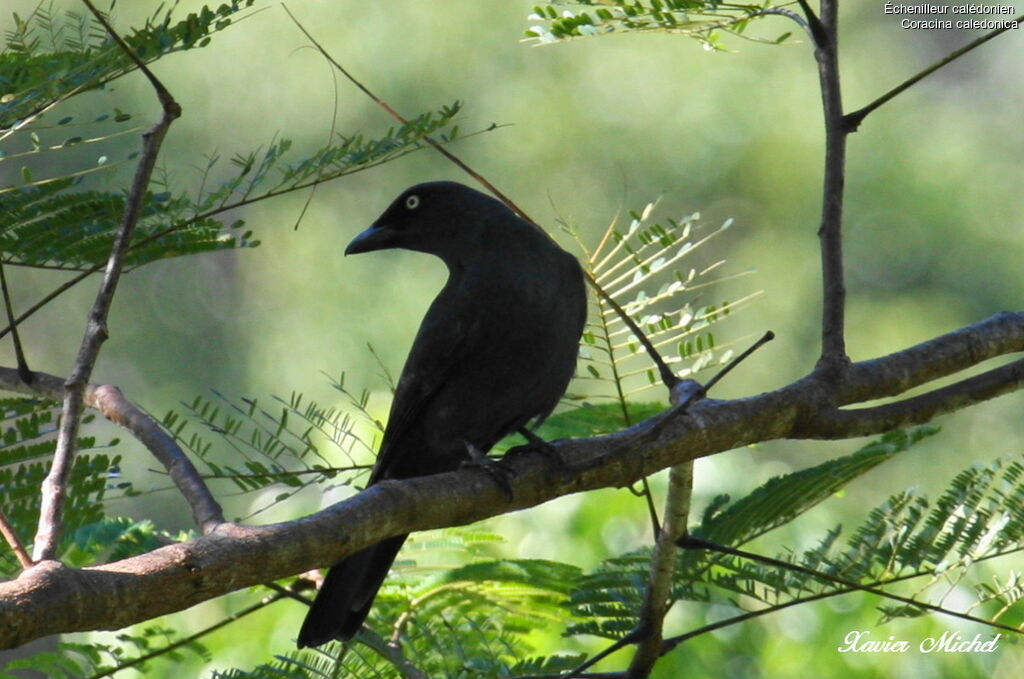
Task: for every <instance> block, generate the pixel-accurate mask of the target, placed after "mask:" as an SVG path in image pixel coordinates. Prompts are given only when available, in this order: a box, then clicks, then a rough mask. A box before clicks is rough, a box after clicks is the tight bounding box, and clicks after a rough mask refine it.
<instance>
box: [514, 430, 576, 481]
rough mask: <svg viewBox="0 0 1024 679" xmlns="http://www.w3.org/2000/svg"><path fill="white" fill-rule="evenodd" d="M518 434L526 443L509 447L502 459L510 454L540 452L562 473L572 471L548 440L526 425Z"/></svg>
mask: <svg viewBox="0 0 1024 679" xmlns="http://www.w3.org/2000/svg"><path fill="white" fill-rule="evenodd" d="M519 435H520V436H522V437H523V438H524V439H526V443H524V444H523V445H521V446H516V447H514V448H509V449H508V450H507V451H506V452H505V455H504V457H502V459H505V458H506V457H510V456H516V455H522V454H523V453H540V454H541V455H543V456H544V459H546V460H547V461H548V462H549V463H551V464H552V465H553V466H555V467H557V468H558V470H559V471H560V472H562V473H563V474H566V473H569V472H571V471H572V468H571V467H570V466H569V464H567V463H566V461H565V460H563V459H562V454H561V453H559V452H558V448H556V447H554V446H553V445H551V443H550V442H548V441H545V440H544V439H542V438H541V437H539V436H537V435H536V434H534V433H533V432H532V431H530V430H529V429H527V428H526V427H523V428H521V429H519Z"/></svg>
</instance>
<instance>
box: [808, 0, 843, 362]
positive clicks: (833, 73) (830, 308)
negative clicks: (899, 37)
mask: <svg viewBox="0 0 1024 679" xmlns="http://www.w3.org/2000/svg"><path fill="white" fill-rule="evenodd" d="M837 5H838V0H821V17H820V21H819V22H818V24H817V25H818V27H819V28H818V31H819V32H821V33H823V35H822V36H820V37H818V36H817V34H816V38H815V44H816V48H815V50H814V58H815V59H816V60H817V62H818V80H819V81H820V84H821V101H822V108H823V110H824V115H825V180H824V184H823V187H822V204H821V226H820V227H819V228H818V238H819V240H820V241H821V278H822V303H821V304H822V309H821V358H820V359H819V360H818V368H819V369H820V370H822V371H824V374H826V375H827V376H829V377H831V378H833V379H836V378H838V377H839V376H840V375H841V373H842V371H843V370H844V369H845V367H846V365H847V363H849V359H848V358H847V356H846V336H845V332H846V330H845V314H846V283H845V281H844V275H843V240H842V219H843V185H844V183H845V172H846V170H845V166H846V135H847V132H846V128H845V126H844V125H843V100H842V93H841V89H840V86H839V44H838V31H837V15H838V11H839V10H838V7H837ZM808 10H809V8H807V7H806V6H805V11H808ZM812 16H813V14H812V15H809V16H808V22H809V23H811V25H812V26H814V25H815V22H814V21H813V20H812Z"/></svg>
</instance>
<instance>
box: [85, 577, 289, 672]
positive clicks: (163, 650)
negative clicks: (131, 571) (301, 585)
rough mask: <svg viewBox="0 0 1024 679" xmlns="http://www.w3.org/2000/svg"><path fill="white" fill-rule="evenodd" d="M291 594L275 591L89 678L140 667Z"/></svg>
mask: <svg viewBox="0 0 1024 679" xmlns="http://www.w3.org/2000/svg"><path fill="white" fill-rule="evenodd" d="M282 589H283V588H282ZM290 596H291V595H290V593H288V592H287V590H285V591H283V592H280V591H275V592H274V593H273V594H268V595H267V596H265V597H263V598H262V599H260V600H259V601H257V602H256V603H254V604H251V605H249V606H246V607H245V608H243V609H242V610H240V611H236V612H235V613H232V614H231V615H228V616H226V617H224V618H223V619H221V620H218V621H217V622H215V623H214V624H212V625H210V626H208V627H204V628H203V629H201V630H199V631H198V632H196V633H194V634H190V635H188V636H187V637H182V638H181V639H178V640H176V641H174V642H173V643H170V644H167V645H166V646H161V647H160V648H157V649H154V650H152V651H150V652H149V653H144V654H142V655H140V656H138V657H137V658H132V659H131V660H126V661H124V662H119V663H118V664H117V665H115V666H114V667H110V668H107V669H105V670H102V671H100V672H97V673H96V674H93V675H92V676H90V677H89V679H103V677H111V676H113V675H115V674H117V673H118V672H120V671H122V670H127V669H130V668H132V667H138V666H139V665H142V664H143V663H147V662H149V661H150V660H153V659H155V658H159V657H160V656H163V655H166V654H168V653H171V652H173V651H176V650H177V649H179V648H182V647H183V646H188V645H189V644H191V643H193V642H195V641H198V640H199V639H202V638H203V637H205V636H206V635H208V634H213V633H214V632H216V631H217V630H219V629H221V628H223V627H227V626H228V625H230V624H231V623H234V622H238V621H239V620H241V619H242V618H244V617H246V616H247V615H251V614H252V613H255V612H257V611H260V610H263V609H264V608H266V607H267V606H269V605H271V604H274V603H277V602H278V601H280V600H281V599H286V598H289V597H290Z"/></svg>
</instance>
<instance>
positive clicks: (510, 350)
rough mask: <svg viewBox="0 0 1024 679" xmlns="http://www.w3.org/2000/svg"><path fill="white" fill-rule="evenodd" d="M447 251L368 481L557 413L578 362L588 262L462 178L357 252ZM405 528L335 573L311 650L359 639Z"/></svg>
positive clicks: (430, 189) (387, 221)
mask: <svg viewBox="0 0 1024 679" xmlns="http://www.w3.org/2000/svg"><path fill="white" fill-rule="evenodd" d="M391 248H403V249H406V250H416V251H419V252H425V253H427V254H431V255H436V256H437V257H440V258H441V260H442V261H444V263H445V264H446V265H447V267H448V281H447V283H445V286H444V288H443V289H442V290H441V292H440V293H439V294H438V296H437V298H436V299H434V302H433V303H432V304H431V305H430V308H429V309H428V310H427V314H426V316H424V318H423V322H422V323H421V324H420V329H419V332H417V333H416V339H415V341H414V342H413V345H412V349H411V350H410V351H409V357H408V358H407V359H406V361H405V367H404V368H403V369H402V375H401V377H400V378H399V381H398V387H397V389H396V391H395V398H394V401H393V402H392V404H391V414H390V416H389V418H388V423H387V427H386V428H385V431H384V438H383V441H382V443H381V447H380V452H379V454H378V456H377V462H376V464H375V465H374V467H373V471H372V473H371V474H370V480H369V484H368V485H372V484H374V483H377V482H378V481H381V480H383V479H404V478H409V477H414V476H425V475H428V474H437V473H441V472H446V471H452V470H455V469H457V468H459V467H460V466H461V465H462V464H463V463H465V462H466V461H467V460H468V459H470V457H472V456H475V455H476V453H477V452H480V453H486V452H487V451H488V450H490V448H491V446H493V445H494V444H495V443H497V442H498V441H499V440H500V439H501V438H503V437H504V436H506V435H507V434H510V433H512V432H516V431H519V432H525V433H526V434H529V432H528V430H526V429H525V427H526V426H527V425H528V423H530V422H531V421H532V422H533V426H536V425H537V424H539V423H540V422H542V421H543V420H544V418H546V417H547V416H548V415H549V414H550V413H551V411H552V409H554V407H555V405H556V404H557V403H558V400H559V399H560V398H561V396H562V394H563V393H564V392H565V388H566V385H568V383H569V380H570V379H571V378H572V375H573V372H574V370H575V367H576V356H577V351H578V344H579V339H580V334H581V333H582V331H583V323H584V319H585V317H586V307H587V302H586V289H585V287H584V282H583V273H582V271H581V270H580V266H579V263H578V262H577V261H576V259H575V258H574V257H573V256H572V255H570V254H569V253H567V252H565V251H564V250H562V249H561V248H560V247H558V245H556V244H555V242H554V241H552V240H551V239H550V238H549V237H548V236H547V235H546V234H544V233H543V232H541V231H540V230H539V229H537V228H536V227H534V226H532V225H531V224H529V223H527V222H526V221H524V220H522V219H520V218H519V217H517V216H516V215H515V213H513V212H512V211H511V210H509V209H508V208H507V207H505V206H504V205H503V204H502V203H501V202H499V201H497V200H495V199H494V198H491V197H489V196H486V195H484V194H482V193H480V192H479V191H475V190H473V189H471V188H469V187H467V186H463V185H462V184H457V183H455V182H428V183H424V184H418V185H416V186H413V187H412V188H410V189H407V190H406V191H405V192H404V193H402V194H401V195H400V196H398V198H396V199H395V200H394V202H392V203H391V205H390V206H389V207H388V209H387V210H385V211H384V214H382V215H381V216H380V217H379V218H378V219H377V221H375V222H374V223H373V225H372V226H371V227H370V228H368V229H366V230H365V231H363V232H362V233H360V234H359V235H358V236H356V237H355V239H354V240H353V241H352V242H351V243H349V245H348V247H347V248H346V249H345V254H346V255H349V254H355V253H360V252H371V251H373V250H386V249H391ZM406 537H408V536H406V535H400V536H397V537H393V538H389V539H387V540H385V541H383V542H380V543H378V544H376V545H374V546H372V547H369V548H367V549H364V550H362V551H360V552H357V553H355V554H353V555H351V556H348V557H346V558H345V559H343V560H342V561H340V562H338V563H337V564H335V565H334V567H333V568H331V569H330V571H329V572H328V573H327V577H326V578H325V580H324V583H323V586H322V587H321V588H320V592H319V593H318V594H317V597H316V601H314V602H313V605H312V607H311V608H310V610H309V612H308V614H307V615H306V620H305V622H304V623H303V625H302V630H301V631H300V632H299V638H298V645H299V648H302V647H305V646H319V645H320V644H323V643H325V642H327V641H330V640H331V639H339V640H347V639H351V638H352V637H353V636H354V635H355V633H356V632H357V631H359V628H360V627H361V626H362V624H363V621H364V620H365V619H366V616H367V614H368V613H369V611H370V606H371V605H372V604H373V598H374V596H376V594H377V590H378V589H380V586H381V583H382V582H383V581H384V577H385V576H386V575H387V572H388V569H389V568H390V566H391V564H392V562H393V561H394V560H395V556H396V555H397V554H398V550H399V549H400V548H401V546H402V543H403V542H405V538H406Z"/></svg>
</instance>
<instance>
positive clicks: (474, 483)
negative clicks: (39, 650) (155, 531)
mask: <svg viewBox="0 0 1024 679" xmlns="http://www.w3.org/2000/svg"><path fill="white" fill-rule="evenodd" d="M1011 334H1012V335H1013V337H1012V338H1011V337H1010V336H1009V335H1011ZM989 336H991V337H992V338H994V342H996V343H997V344H998V345H999V346H1000V351H998V352H997V353H1006V352H1007V351H1011V350H1013V349H1012V348H1011V347H1013V348H1015V349H1016V350H1017V351H1024V313H1017V314H1008V313H1006V314H1001V315H999V316H997V317H994V318H993V319H989V320H987V321H983V322H981V323H978V324H976V325H975V326H971V327H970V328H965V329H963V330H958V331H956V332H953V333H950V334H948V335H946V336H943V337H940V338H937V339H936V340H933V342H936V343H938V346H942V347H944V351H945V352H947V353H945V354H944V356H945V362H944V365H943V366H942V367H940V368H938V369H937V373H938V374H945V373H946V371H947V370H948V366H949V365H954V364H962V363H971V362H973V361H976V360H978V357H981V358H982V360H983V359H984V358H987V357H988V356H989V355H990V354H992V353H993V352H992V351H988V350H980V349H979V347H981V346H984V345H985V340H986V339H987V337H989ZM968 337H971V338H972V339H971V340H970V341H966V340H965V338H968ZM921 346H923V345H919V346H918V347H912V348H910V349H907V350H906V351H902V352H897V353H894V354H890V355H889V356H886V357H884V358H880V359H875V360H874V361H868V362H865V363H858V364H854V365H853V366H851V374H853V375H858V374H861V373H860V371H861V370H864V366H866V365H871V366H873V369H875V370H878V371H879V374H881V375H884V376H892V375H900V374H902V375H913V376H915V379H924V376H925V375H927V374H928V368H927V367H926V366H925V364H927V363H928V361H929V357H928V356H927V354H926V352H923V351H922V350H921ZM1018 364H1019V362H1018V363H1016V364H1011V365H1018ZM978 378H979V379H980V380H981V384H980V385H979V384H977V383H973V382H972V380H975V379H976V378H970V379H968V380H965V381H964V382H963V383H962V384H970V385H971V386H970V387H969V388H967V387H964V389H967V391H968V392H969V393H970V395H971V396H970V398H971V400H970V402H974V401H976V400H978V399H980V398H983V397H991V396H995V395H997V394H999V393H1005V391H1007V390H1009V389H1011V388H1013V387H1020V386H1021V384H1022V381H1021V377H1020V374H1019V370H1017V371H1016V372H1014V370H1006V369H1003V368H997V369H996V370H993V371H989V372H988V373H983V375H980V376H978ZM894 383H895V382H894V380H893V379H882V380H881V381H880V384H879V387H878V388H877V390H872V388H871V387H870V385H869V384H867V382H866V381H865V383H864V384H859V385H858V386H857V389H858V392H859V394H860V396H861V398H862V400H863V401H868V400H871V399H874V398H881V397H882V396H885V395H887V394H889V393H891V390H892V389H893V388H894V387H893V385H894ZM954 386H955V385H954ZM822 390H823V385H822V381H821V380H820V379H818V378H817V376H815V375H810V376H808V377H805V378H803V379H801V380H799V381H797V382H795V383H793V384H790V385H788V386H786V387H783V388H781V389H778V390H775V391H771V392H767V393H764V394H759V395H757V396H751V397H748V398H742V399H736V400H731V401H717V400H711V399H706V400H702V401H698V402H695V403H693V404H692V405H691V406H690V408H689V410H688V411H687V412H686V413H684V414H678V415H675V416H673V415H672V414H671V411H669V412H668V413H662V414H660V415H658V416H655V417H653V418H650V419H648V420H645V421H644V422H641V423H639V424H637V425H634V426H633V427H630V428H628V429H625V430H623V431H620V432H616V433H614V434H609V435H606V436H598V437H594V438H588V439H573V440H563V441H556V442H554V443H553V444H552V445H554V446H555V447H556V448H557V450H558V451H559V454H560V456H561V457H562V459H563V460H565V462H566V463H567V464H568V465H570V466H571V467H572V468H574V469H577V470H579V471H577V472H575V473H573V474H569V475H566V476H565V477H561V476H558V475H552V474H551V473H550V469H549V468H548V463H547V461H546V460H545V458H543V457H542V456H540V455H529V454H524V455H520V456H517V457H514V458H513V459H511V460H509V461H508V462H506V463H504V464H508V465H509V466H510V467H511V468H512V470H513V471H514V472H515V476H514V477H512V478H511V480H510V484H511V487H512V490H513V499H512V500H509V498H508V496H507V495H506V493H505V491H504V490H502V489H501V488H499V487H498V486H497V485H496V484H495V483H494V482H493V480H492V479H491V477H490V476H489V475H487V474H485V473H481V472H480V471H479V470H475V469H464V470H460V471H457V472H451V473H448V474H438V475H435V476H428V477H421V478H417V479H409V480H405V481H385V482H382V483H380V484H378V485H376V486H374V487H372V488H370V489H368V490H366V491H363V492H361V493H359V494H358V495H356V496H354V497H352V498H349V499H347V500H345V501H343V502H340V503H338V504H336V505H333V506H331V507H328V508H326V509H324V510H322V511H320V512H318V513H316V514H313V515H312V516H308V517H305V518H303V519H299V520H297V521H289V522H286V523H278V524H271V525H267V526H237V525H232V524H222V525H220V526H218V527H217V528H216V529H215V530H213V531H212V532H211V533H210V534H208V535H205V536H203V537H200V538H197V539H195V540H193V541H190V542H187V543H181V544H176V545H171V546H168V547H163V548H161V549H158V550H155V551H153V552H150V553H148V554H143V555H141V556H137V557H132V558H130V559H124V560H122V561H118V562H116V563H112V564H107V565H104V566H99V567H95V568H88V569H83V570H77V569H72V568H68V567H65V566H62V565H60V564H56V563H53V562H44V563H41V564H38V565H36V566H34V567H33V568H31V569H29V570H27V571H25V572H24V573H23V574H22V576H21V577H19V578H18V579H17V580H15V581H12V582H7V583H2V584H0V647H2V648H9V647H13V646H17V645H20V644H23V643H26V642H28V641H31V640H32V639H36V638H39V637H42V636H46V635H49V634H54V633H58V632H73V631H83V630H94V629H119V628H121V627H124V626H127V625H130V624H134V623H137V622H141V621H143V620H148V619H150V618H153V617H155V616H158V615H164V614H167V613H171V612H174V611H180V610H183V609H185V608H188V607H190V606H192V605H195V604H197V603H200V602H202V601H206V600H208V599H211V598H213V597H216V596H220V595H222V594H226V593H228V592H231V591H235V590H237V589H241V588H243V587H248V586H251V585H256V584H260V583H264V582H268V581H272V580H276V579H280V578H284V577H287V576H290V575H293V574H295V573H302V572H305V571H307V570H310V569H311V568H314V567H318V566H323V565H326V564H331V563H336V562H337V561H338V560H340V559H341V558H342V557H344V556H346V555H348V554H351V553H353V552H355V551H357V550H359V549H361V548H363V547H366V546H368V545H370V544H373V543H376V542H379V541H380V540H382V539H385V538H387V537H390V536H393V535H399V534H402V533H407V532H411V531H418V530H428V529H433V528H440V527H444V526H454V525H464V524H468V523H472V522H474V521H479V520H481V519H486V518H489V517H492V516H496V515H498V514H504V513H507V512H510V511H514V510H517V509H525V508H528V507H533V506H536V505H538V504H541V503H543V502H547V501H548V500H552V499H554V498H557V497H560V496H562V495H568V494H571V493H577V492H583V491H587V490H593V489H596V488H608V487H625V486H628V485H631V484H633V483H635V482H636V481H638V480H639V479H641V478H643V477H645V476H649V475H650V474H653V473H654V472H657V471H659V470H661V469H665V468H666V467H671V466H674V465H679V464H682V463H685V462H687V461H688V460H693V459H696V458H699V457H704V456H707V455H712V454H714V453H718V452H721V451H724V450H730V449H732V448H737V447H740V446H745V445H748V444H751V443H756V442H759V441H767V440H771V439H777V438H784V437H792V436H800V437H803V438H825V439H828V438H835V436H836V431H835V429H834V424H833V419H834V415H833V414H831V413H829V414H823V415H820V417H816V415H817V414H819V413H821V410H822V405H823V403H827V402H829V401H835V400H837V399H838V396H834V397H833V398H827V397H826V398H824V400H823V395H822ZM938 391H939V392H942V390H938ZM826 396H827V395H826ZM926 396H927V395H926ZM951 399H952V397H950V399H947V400H946V403H947V404H952V400H951ZM906 403H908V404H911V405H909V406H904V407H903V409H902V410H900V412H899V413H898V416H897V417H885V418H879V417H877V416H875V415H873V414H872V413H870V409H869V411H868V413H867V415H866V416H865V417H864V418H863V421H862V422H861V423H859V424H857V425H856V426H853V425H848V426H849V429H850V431H855V432H856V435H864V434H876V433H882V432H884V431H888V430H890V429H892V428H893V427H896V426H903V425H905V424H911V423H913V422H916V421H919V419H920V418H919V417H918V413H917V411H914V410H913V409H912V408H913V407H914V406H915V405H919V406H920V407H921V408H922V409H923V410H925V411H928V412H932V413H935V412H945V410H942V409H938V410H937V409H936V408H935V406H934V403H932V402H930V401H927V400H926V401H923V402H922V401H916V400H915V399H908V400H907V401H906ZM963 403H965V401H960V402H959V404H963ZM843 412H849V413H853V414H852V415H844V417H849V418H855V417H856V413H857V411H856V410H849V411H843ZM666 417H668V418H670V419H671V421H670V422H668V423H667V424H665V425H661V424H660V422H661V420H662V419H664V418H666ZM655 428H657V429H658V431H657V434H656V435H654V436H651V435H650V432H651V430H652V429H655Z"/></svg>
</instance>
